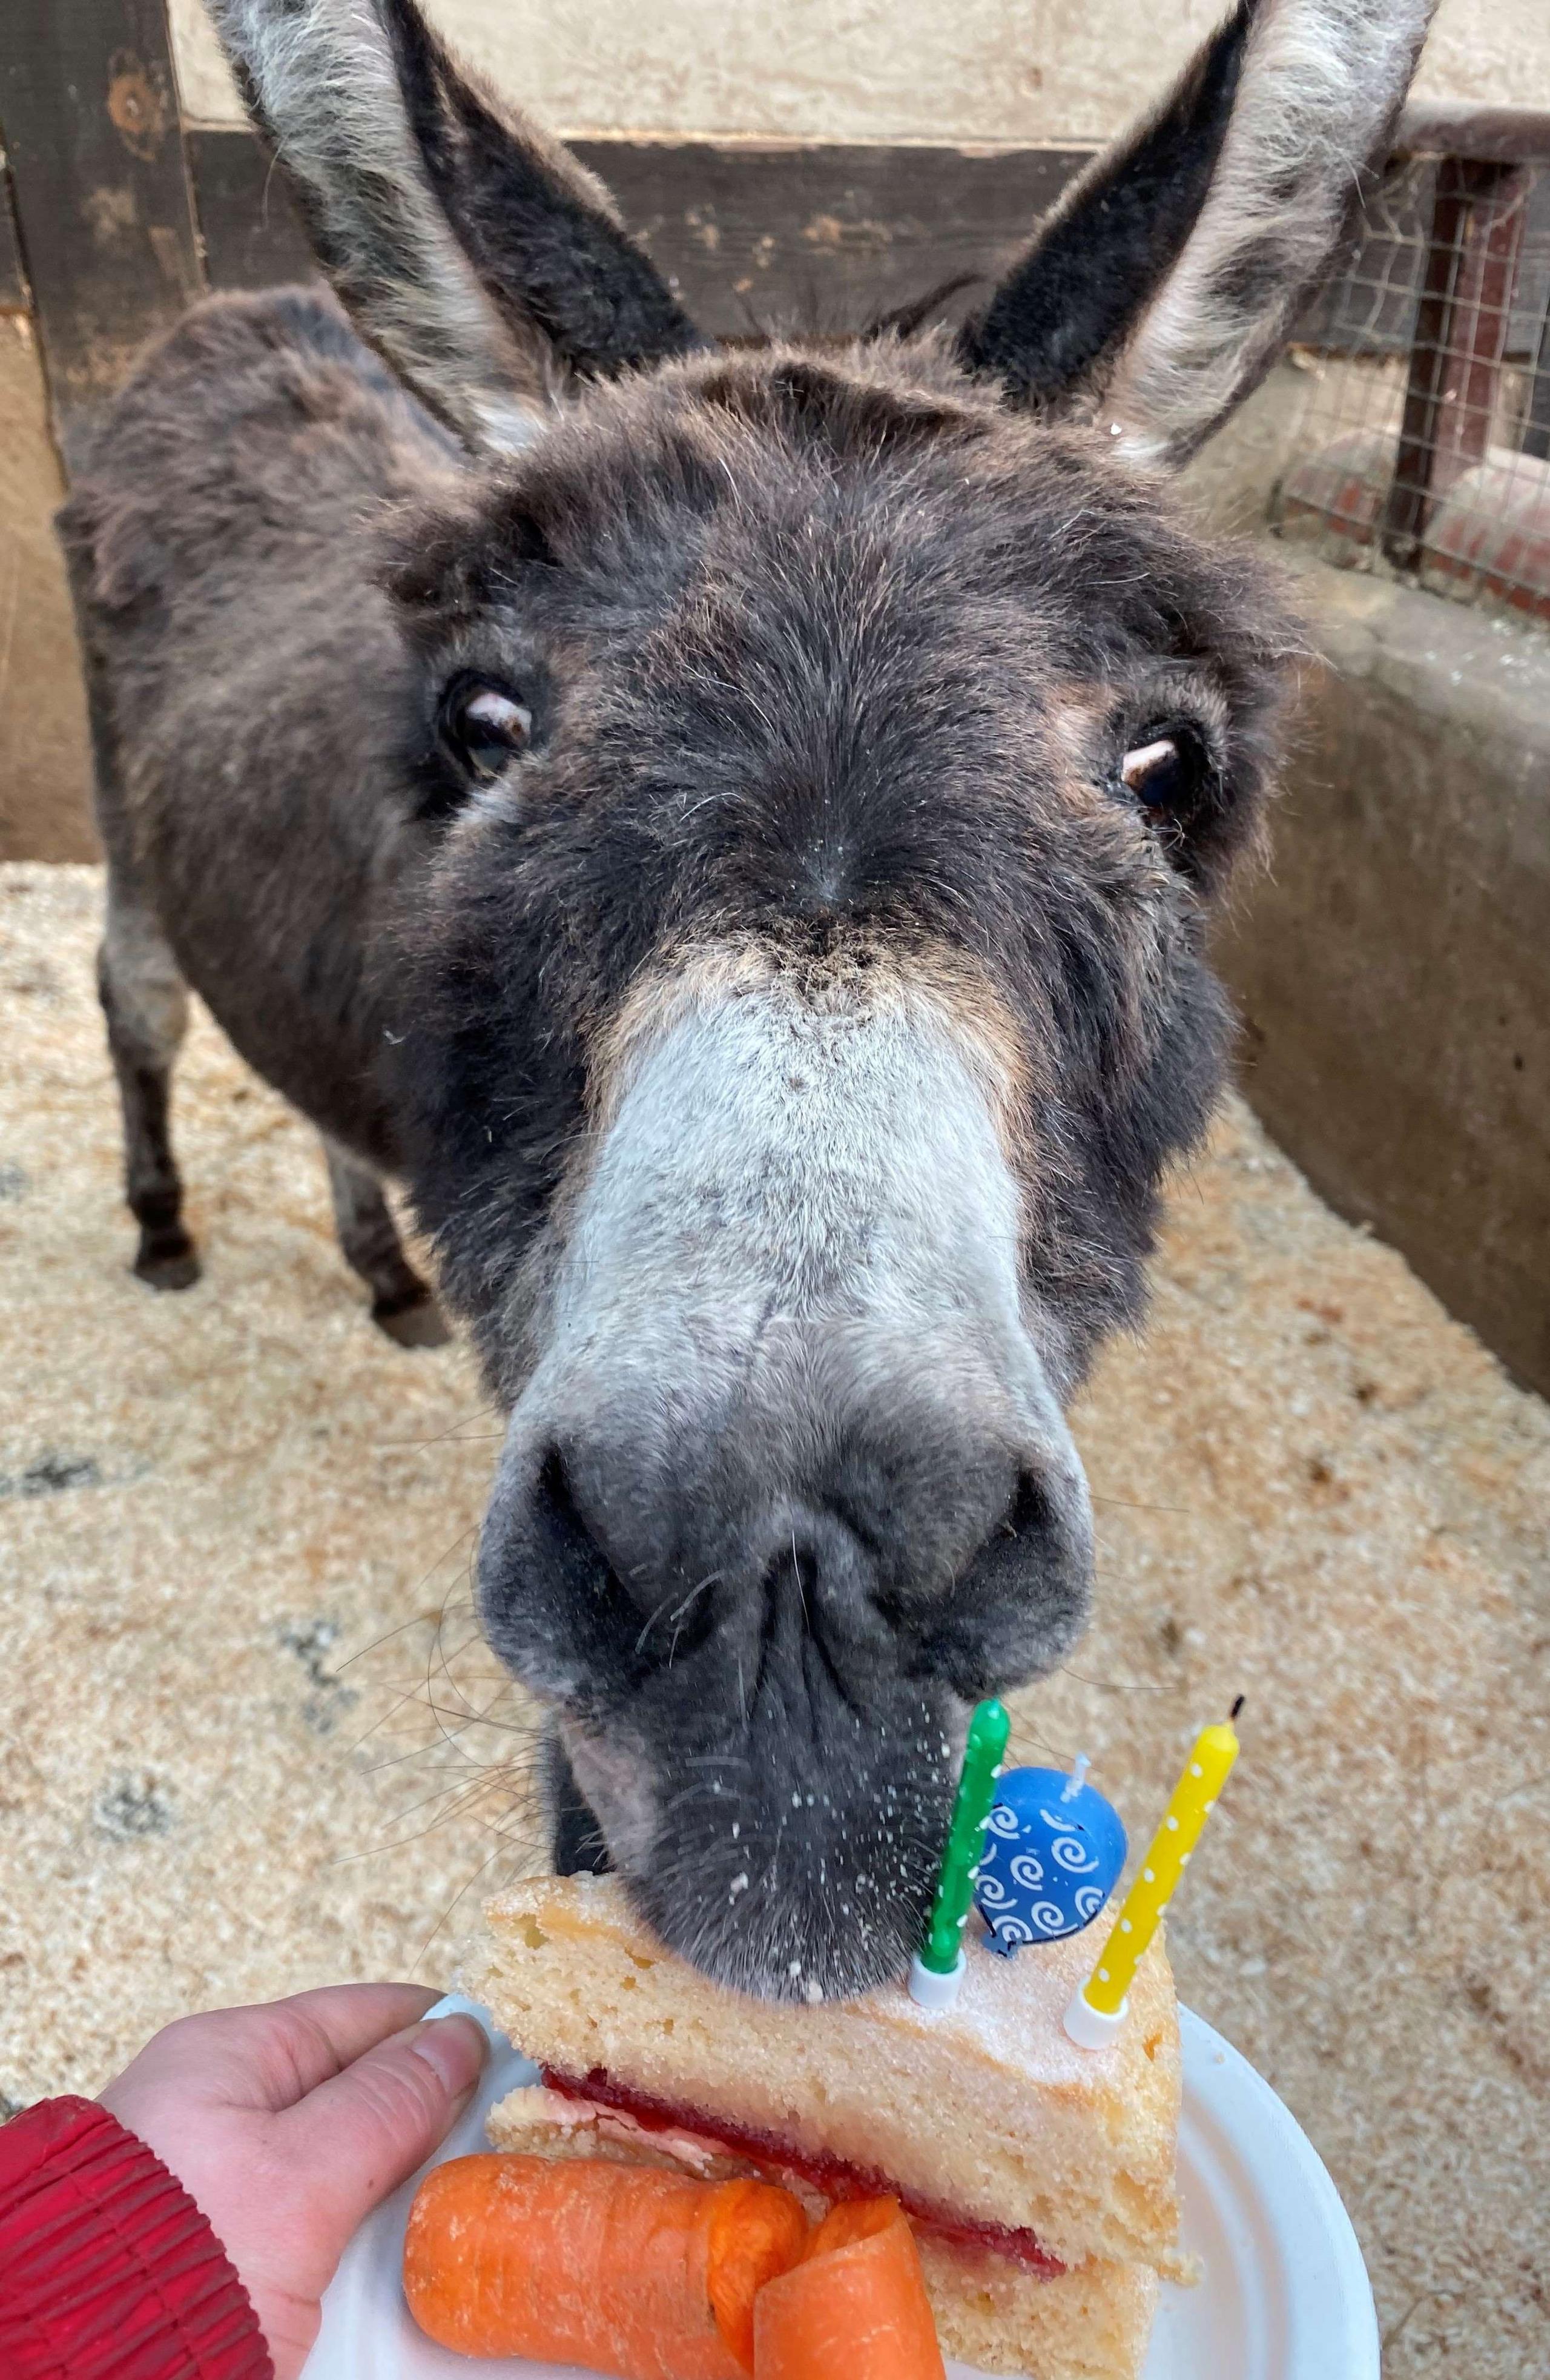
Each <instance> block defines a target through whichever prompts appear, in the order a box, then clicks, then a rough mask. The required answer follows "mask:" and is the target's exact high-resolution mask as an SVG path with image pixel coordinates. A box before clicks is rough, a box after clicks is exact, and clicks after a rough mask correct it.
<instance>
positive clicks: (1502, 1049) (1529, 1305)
mask: <svg viewBox="0 0 1550 2380" xmlns="http://www.w3.org/2000/svg"><path fill="white" fill-rule="evenodd" d="M1283 551H1285V549H1283ZM1287 559H1288V561H1289V563H1290V565H1291V567H1292V568H1293V570H1294V572H1295V576H1296V578H1297V581H1298V583H1299V588H1300V591H1301V594H1302V602H1303V609H1304V613H1305V616H1306V617H1307V619H1308V622H1309V625H1310V627H1311V630H1312V633H1313V637H1314V642H1315V644H1316V646H1317V648H1318V650H1320V652H1321V653H1322V655H1323V657H1324V662H1325V667H1324V668H1323V670H1322V671H1321V672H1319V673H1318V674H1316V676H1315V679H1314V682H1313V684H1311V686H1310V688H1309V695H1308V699H1307V702H1306V706H1305V739H1304V743H1303V747H1302V751H1301V753H1300V755H1299V756H1298V757H1297V758H1296V759H1294V760H1293V763H1292V765H1291V767H1290V769H1289V771H1288V775H1287V790H1286V792H1285V794H1284V795H1283V798H1282V801H1281V805H1280V807H1279V810H1278V816H1277V819H1276V821H1275V827H1274V856H1273V861H1272V866H1271V869H1270V871H1269V873H1268V874H1267V875H1265V876H1264V877H1262V878H1261V879H1260V880H1258V881H1256V882H1254V883H1253V884H1252V885H1251V886H1249V887H1248V888H1247V889H1246V891H1245V892H1244V893H1243V895H1242V896H1241V899H1240V901H1239V903H1238V905H1237V908H1236V911H1235V914H1234V915H1233V916H1232V917H1231V918H1230V919H1229V922H1228V924H1227V926H1226V928H1225V929H1224V930H1223V931H1222V932H1221V934H1220V936H1219V938H1218V942H1217V958H1218V961H1219V963H1220V965H1221V966H1222V969H1223V972H1224V974H1225V975H1226V977H1227V978H1228V981H1229V983H1230V984H1231V985H1232V987H1233V989H1234V990H1235V991H1236V993H1237V995H1238V997H1239V1000H1240V1002H1241V1005H1242V1008H1243V1011H1244V1015H1245V1027H1246V1031H1245V1049H1244V1088H1245V1090H1246V1091H1247V1093H1248V1096H1249V1098H1250V1099H1251V1100H1252V1101H1253V1105H1254V1106H1255V1108H1256V1109H1257V1110H1258V1111H1259V1113H1260V1115H1261V1116H1262V1117H1263V1119H1264V1121H1265V1123H1266V1124H1267V1125H1268V1127H1269V1129H1270V1131H1271V1132H1272V1133H1273V1134H1274V1135H1275V1136H1276V1138H1277V1139H1278V1140H1279V1141H1280V1142H1281V1144H1282V1145H1283V1147H1285V1148H1286V1149H1287V1150H1288V1151H1289V1153H1290V1155H1291V1156H1292V1157H1293V1158H1294V1159H1295V1160H1296V1161H1297V1163H1298V1164H1299V1165H1300V1166H1301V1167H1302V1171H1303V1172H1305V1173H1306V1174H1307V1175H1308V1177H1309V1179H1310V1180H1311V1181H1312V1182H1313V1184H1314V1187H1315V1188H1316V1189H1318V1190H1319V1191H1320V1192H1321V1193H1322V1195H1323V1196H1325V1197H1326V1198H1327V1199H1328V1200H1329V1201H1330V1203H1331V1204H1332V1205H1333V1206H1335V1207H1336V1208H1338V1210H1339V1211H1340V1212H1341V1213H1342V1214H1343V1215H1345V1216H1347V1217H1349V1218H1350V1220H1353V1221H1357V1222H1363V1223H1368V1224H1370V1225H1371V1226H1372V1227H1373V1228H1374V1230H1375V1231H1377V1232H1378V1233H1381V1234H1382V1236H1383V1237H1384V1238H1385V1239H1387V1240H1389V1241H1392V1242H1393V1243H1394V1245H1396V1246H1397V1247H1399V1248H1400V1249H1401V1250H1402V1251H1403V1252H1404V1254H1405V1256H1406V1257H1408V1258H1409V1259H1410V1261H1411V1264H1412V1265H1413V1266H1414V1268H1415V1269H1416V1270H1417V1272H1419V1273H1420V1274H1421V1276H1422V1278H1423V1280H1424V1281H1427V1282H1429V1283H1430V1285H1431V1287H1432V1288H1433V1289H1434V1290H1435V1292H1436V1293H1437V1295H1438V1296H1439V1297H1441V1298H1442V1300H1443V1301H1444V1303H1445V1304H1446V1305H1448V1306H1449V1307H1451V1309H1452V1311H1453V1312H1454V1313H1455V1314H1457V1315H1459V1316H1460V1317H1461V1318H1463V1319H1464V1320H1465V1321H1467V1322H1470V1323H1471V1324H1472V1325H1473V1326H1474V1328H1475V1329H1476V1330H1478V1331H1479V1332H1480V1334H1481V1336H1482V1337H1483V1339H1484V1340H1485V1342H1487V1344H1488V1345H1489V1346H1491V1347H1493V1348H1494V1349H1495V1350H1496V1353H1497V1354H1499V1355H1500V1356H1501V1357H1502V1359H1503V1360H1504V1362H1506V1363H1507V1364H1508V1366H1509V1367H1510V1368H1511V1369H1512V1370H1513V1371H1514V1372H1515V1373H1516V1374H1517V1375H1518V1376H1519V1378H1521V1379H1523V1380H1526V1381H1528V1382H1530V1383H1532V1385H1533V1386H1534V1387H1536V1388H1539V1389H1541V1390H1550V639H1547V638H1546V637H1544V636H1543V635H1542V634H1539V633H1536V632H1533V631H1531V630H1522V629H1519V628H1516V627H1514V626H1510V625H1506V624H1502V623H1497V622H1492V621H1490V620H1487V619H1483V618H1482V617H1481V616H1480V615H1478V614H1476V613H1471V612H1468V611H1465V610H1463V609H1461V608H1459V607H1456V606H1455V605H1453V604H1451V603H1449V602H1447V601H1443V600H1442V599H1440V598H1439V597H1437V596H1435V595H1427V594H1422V593H1417V592H1414V591H1412V590H1411V589H1407V588H1403V587H1399V586H1394V585H1390V584H1387V583H1386V582H1383V581H1380V580H1377V579H1374V578H1368V577H1360V576H1357V575H1356V574H1354V573H1347V572H1342V571H1337V570H1332V569H1330V568H1328V567H1327V566H1326V565H1323V564H1318V563H1309V562H1307V561H1305V560H1300V559H1298V558H1297V557H1296V556H1295V555H1293V554H1291V553H1288V554H1287Z"/></svg>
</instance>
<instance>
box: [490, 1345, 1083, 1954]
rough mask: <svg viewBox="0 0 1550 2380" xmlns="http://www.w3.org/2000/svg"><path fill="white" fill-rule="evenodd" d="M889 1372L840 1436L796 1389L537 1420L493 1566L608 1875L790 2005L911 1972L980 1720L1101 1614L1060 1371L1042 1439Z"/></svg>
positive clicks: (496, 1522)
mask: <svg viewBox="0 0 1550 2380" xmlns="http://www.w3.org/2000/svg"><path fill="white" fill-rule="evenodd" d="M872 1352H873V1354H874V1357H875V1358H882V1359H883V1361H884V1368H885V1369H886V1370H888V1371H890V1372H893V1377H892V1378H891V1379H890V1380H889V1381H888V1382H887V1383H886V1385H885V1384H883V1383H880V1382H879V1381H878V1378H877V1373H876V1369H875V1368H873V1367H868V1375H869V1376H868V1377H861V1376H859V1375H858V1373H857V1371H856V1369H855V1367H854V1366H840V1365H839V1364H838V1363H837V1362H835V1361H834V1360H831V1361H830V1363H829V1366H827V1378H826V1383H825V1385H826V1389H827V1400H826V1402H825V1403H824V1405H823V1407H822V1408H821V1411H815V1410H814V1409H813V1408H812V1407H811V1406H808V1407H807V1408H806V1409H805V1410H804V1409H803V1408H802V1407H801V1406H800V1405H798V1404H797V1403H795V1402H794V1398H793V1393H792V1390H793V1382H792V1381H791V1380H790V1378H787V1379H786V1382H785V1386H786V1390H787V1394H786V1396H785V1397H784V1398H783V1399H782V1398H781V1397H779V1396H775V1397H773V1398H772V1399H770V1400H769V1401H767V1400H766V1399H764V1398H749V1397H745V1398H744V1399H743V1400H742V1401H740V1402H738V1403H736V1406H735V1409H734V1410H733V1411H730V1412H729V1411H726V1410H721V1411H720V1412H718V1413H717V1414H716V1415H714V1417H710V1416H705V1415H695V1413H694V1412H693V1410H692V1405H691V1403H690V1400H689V1399H688V1398H687V1396H686V1394H685V1393H684V1390H683V1384H682V1383H680V1384H679V1389H680V1393H679V1394H677V1395H674V1396H670V1397H669V1398H667V1399H666V1400H665V1403H664V1402H659V1401H656V1400H654V1401H653V1403H652V1405H651V1407H650V1408H649V1409H647V1410H641V1409H638V1408H636V1409H634V1410H632V1408H631V1407H630V1405H629V1404H628V1403H627V1402H624V1401H622V1400H621V1398H620V1396H619V1394H618V1392H617V1384H616V1383H615V1384H614V1386H613V1389H612V1393H611V1392H610V1388H609V1385H608V1384H607V1383H605V1382H604V1381H603V1380H602V1379H600V1378H599V1379H594V1380H592V1381H591V1382H590V1383H589V1385H587V1387H586V1388H581V1384H580V1383H578V1382H575V1380H573V1381H572V1383H571V1386H572V1388H573V1390H579V1391H580V1401H581V1402H582V1403H585V1404H587V1405H588V1406H589V1407H590V1418H589V1423H588V1425H587V1426H586V1427H583V1426H582V1425H581V1423H580V1419H579V1416H578V1415H576V1414H575V1411H574V1409H573V1410H571V1411H569V1412H561V1413H546V1414H539V1413H537V1412H534V1411H533V1410H532V1409H531V1408H527V1407H525V1408H519V1412H518V1415H517V1416H516V1418H515V1423H514V1427H513V1432H512V1436H511V1439H510V1440H509V1442H508V1447H507V1451H506V1455H505V1458H504V1460H503V1465H502V1472H501V1475H500V1479H499V1481H498V1484H497V1489H496V1493H495V1496H494V1498H493V1500H492V1502H491V1506H490V1514H489V1518H488V1520H487V1522H486V1525H485V1530H484V1536H483V1542H482V1545H481V1549H480V1557H479V1565H478V1587H479V1606H480V1612H481V1617H482V1620H483V1623H484V1627H485V1631H486V1633H487V1635H488V1637H489V1639H490V1643H491V1645H493V1647H494V1649H495V1650H496V1651H497V1652H498V1653H499V1654H500V1655H501V1656H502V1658H503V1659H504V1660H506V1661H507V1662H508V1663H509V1664H510V1666H511V1667H512V1668H513V1669H514V1670H516V1672H517V1673H518V1674H519V1675H521V1676H523V1677H525V1678H526V1679H527V1681H528V1682H530V1683H531V1684H532V1685H533V1686H534V1687H535V1688H536V1689H537V1690H538V1691H539V1693H540V1694H542V1695H544V1696H545V1698H546V1699H548V1700H549V1701H550V1702H551V1704H552V1705H553V1706H556V1707H557V1709H558V1711H559V1713H560V1716H561V1732H562V1737H563V1741H564V1743H565V1744H566V1747H567V1750H568V1751H569V1753H570V1755H571V1760H572V1765H573V1767H574V1769H575V1778H576V1780H577V1782H578V1784H579V1785H580V1787H581V1790H582V1791H583V1793H584V1794H585V1796H586V1797H587V1802H588V1803H589V1804H590V1806H591V1809H592V1810H593V1811H594V1812H595V1814H596V1817H597V1820H598V1826H599V1832H600V1836H601V1839H602V1841H603V1843H604V1844H605V1845H606V1849H607V1854H608V1860H609V1864H611V1865H612V1866H613V1867H615V1868H616V1869H618V1870H619V1871H620V1872H621V1873H622V1874H623V1875H624V1876H625V1877H626V1878H627V1879H628V1881H629V1882H630V1883H631V1885H632V1887H633V1888H634V1890H635V1892H636V1897H637V1899H638V1900H639V1901H640V1903H641V1905H642V1906H643V1908H644V1910H645V1912H646V1913H647V1914H648V1917H649V1918H650V1920H651V1922H652V1923H653V1924H654V1925H656V1927H657V1928H658V1930H659V1931H660V1933H661V1934H662V1935H663V1937H664V1938H665V1939H667V1940H668V1942H669V1943H670V1944H671V1945H672V1947H674V1948H676V1949H679V1950H680V1951H682V1952H683V1953H684V1955H685V1956H687V1957H689V1958H691V1959H693V1960H695V1961H696V1962H697V1963H698V1964H700V1965H701V1966H703V1967H704V1968H706V1969H707V1970H708V1972H710V1973H715V1974H718V1975H721V1976H722V1977H723V1978H724V1979H725V1980H727V1981H730V1982H733V1983H736V1984H738V1985H741V1986H742V1987H744V1988H751V1989H755V1990H757V1991H760V1992H763V1993H766V1994H778V1995H783V1994H790V1993H793V1992H800V1993H804V1994H806V1993H812V1992H815V1991H816V1992H817V1993H820V1994H822V1995H823V1996H826V1997H827V1996H831V1995H833V1994H836V1993H842V1992H853V1991H856V1990H861V1989H865V1988H866V1987H867V1986H868V1985H871V1984H873V1983H876V1982H878V1981H879V1980H880V1979H881V1978H882V1977H883V1976H884V1975H886V1974H888V1973H892V1972H896V1971H897V1970H898V1969H899V1967H900V1966H901V1965H902V1963H903V1962H904V1961H905V1960H907V1956H908V1952H909V1949H910V1948H911V1947H912V1945H913V1942H914V1937H915V1935H916V1933H917V1931H918V1929H919V1926H920V1925H921V1923H922V1921H923V1918H924V1914H925V1911H926V1904H927V1903H928V1900H929V1897H930V1891H931V1886H932V1879H933V1875H934V1870H935V1861H936V1856H937V1852H938V1849H939V1845H940V1842H941V1840H942V1836H943V1833H944V1832H945V1828H946V1824H947V1815H948V1810H949V1807H950V1803H951V1791H952V1786H953V1781H954V1777H955V1772H956V1762H957V1757H958V1748H959V1744H960V1743H961V1735H962V1726H963V1717H964V1714H965V1712H966V1710H967V1709H968V1707H969V1706H970V1705H972V1704H973V1702H974V1701H975V1699H977V1697H978V1696H979V1695H981V1694H986V1693H990V1692H993V1691H1004V1690H1006V1689H1007V1688H1009V1687H1011V1686H1012V1685H1015V1684H1017V1683H1020V1682H1023V1680H1025V1679H1027V1678H1029V1677H1031V1676H1034V1675H1036V1674H1038V1673H1039V1672H1041V1671H1042V1670H1046V1669H1047V1668H1049V1667H1050V1666H1051V1665H1052V1664H1053V1663H1054V1662H1056V1661H1057V1660H1059V1659H1060V1658H1061V1656H1062V1655H1063V1654H1064V1653H1065V1651H1066V1650H1067V1649H1068V1648H1069V1646H1070V1645H1071V1644H1072V1642H1073V1641H1074V1639H1075V1637H1076V1636H1077V1634H1078V1633H1080V1630H1081V1627H1082V1625H1083V1622H1084V1617H1085V1613H1086V1608H1087V1600H1088V1593H1089V1585H1090V1576H1091V1531H1090V1524H1089V1517H1088V1507H1087V1500H1086V1494H1085V1488H1084V1482H1083V1476H1082V1472H1081V1468H1080V1465H1079V1463H1077V1461H1076V1458H1075V1455H1074V1452H1073V1451H1072V1449H1071V1446H1070V1441H1069V1439H1066V1438H1065V1437H1064V1432H1063V1428H1058V1429H1055V1430H1052V1429H1051V1428H1050V1427H1049V1426H1048V1425H1049V1419H1050V1415H1049V1412H1048V1409H1047V1407H1046V1406H1045V1405H1044V1403H1043V1401H1042V1400H1041V1399H1040V1398H1039V1397H1038V1395H1037V1394H1036V1393H1035V1390H1036V1387H1037V1380H1036V1374H1035V1371H1034V1370H1033V1369H1032V1368H1031V1370H1030V1378H1029V1380H1028V1382H1027V1383H1026V1384H1025V1385H1026V1390H1027V1395H1026V1399H1025V1404H1026V1410H1025V1412H1024V1413H1023V1426H1022V1427H1020V1428H1018V1427H1012V1426H1011V1425H1012V1421H1013V1418H1014V1409H1015V1406H1016V1404H1017V1403H1018V1402H1019V1400H1016V1399H1013V1398H1011V1397H1010V1396H1009V1394H1008V1393H1007V1391H1006V1388H1005V1385H1004V1384H1001V1385H1000V1386H999V1390H998V1393H997V1394H996V1396H995V1397H994V1399H993V1400H990V1401H988V1409H987V1401H986V1400H985V1399H982V1398H976V1397H975V1395H974V1394H973V1393H970V1392H968V1390H967V1384H966V1383H965V1380H964V1378H963V1372H964V1368H965V1367H964V1366H963V1364H962V1363H960V1364H959V1365H958V1366H955V1367H954V1366H947V1365H946V1364H945V1362H944V1361H942V1360H938V1362H937V1363H936V1364H934V1365H933V1364H932V1363H931V1362H930V1361H929V1360H928V1358H929V1354H930V1352H931V1351H929V1350H926V1351H924V1353H925V1354H926V1357H927V1360H926V1361H923V1362H922V1361H917V1362H914V1363H912V1364H911V1365H910V1366H909V1367H908V1368H907V1369H905V1368H903V1367H901V1368H900V1369H898V1370H897V1371H896V1372H895V1371H894V1367H893V1365H892V1364H889V1363H887V1362H886V1354H885V1351H881V1350H878V1349H877V1348H876V1347H874V1349H873V1351H872ZM901 1353H902V1351H899V1350H895V1351H893V1354H895V1356H896V1357H897V1356H898V1355H899V1354H901ZM803 1368H805V1370H806V1371H807V1372H808V1373H809V1374H810V1373H811V1370H812V1366H811V1365H808V1366H805V1367H803ZM842 1369H844V1370H847V1371H848V1372H849V1373H850V1378H849V1380H848V1385H846V1386H843V1387H842V1384H841V1381H840V1379H839V1378H837V1374H838V1373H839V1372H840V1371H841V1370H842ZM944 1370H946V1371H947V1372H948V1373H949V1378H950V1381H951V1392H947V1391H944V1388H943V1385H942V1381H941V1375H942V1373H943V1371H944ZM767 1385H768V1386H770V1387H773V1386H774V1383H773V1382H770V1381H767ZM565 1402H566V1403H567V1404H568V1403H569V1400H568V1399H567V1400H566V1401H565ZM665 1414H671V1415H672V1420H671V1424H670V1423H668V1422H667V1421H666V1419H665V1418H664V1415H665Z"/></svg>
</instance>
